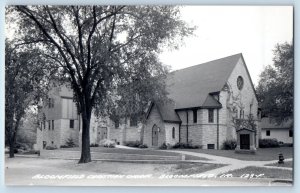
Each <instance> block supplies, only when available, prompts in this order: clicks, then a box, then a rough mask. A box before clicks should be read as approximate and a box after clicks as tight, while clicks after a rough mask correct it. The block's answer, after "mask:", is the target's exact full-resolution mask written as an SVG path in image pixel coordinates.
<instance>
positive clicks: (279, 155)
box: [278, 153, 284, 164]
mask: <svg viewBox="0 0 300 193" xmlns="http://www.w3.org/2000/svg"><path fill="white" fill-rule="evenodd" d="M283 160H284V157H283V154H282V153H280V154H278V164H284V161H283Z"/></svg>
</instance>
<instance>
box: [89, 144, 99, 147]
mask: <svg viewBox="0 0 300 193" xmlns="http://www.w3.org/2000/svg"><path fill="white" fill-rule="evenodd" d="M90 147H99V144H98V143H91V144H90Z"/></svg>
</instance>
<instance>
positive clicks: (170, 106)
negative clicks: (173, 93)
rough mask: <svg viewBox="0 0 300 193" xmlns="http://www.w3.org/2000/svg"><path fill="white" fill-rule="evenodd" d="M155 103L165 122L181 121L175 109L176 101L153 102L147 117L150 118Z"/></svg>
mask: <svg viewBox="0 0 300 193" xmlns="http://www.w3.org/2000/svg"><path fill="white" fill-rule="evenodd" d="M154 105H156V107H157V110H158V112H159V114H160V117H161V118H162V120H163V121H164V122H175V123H181V120H180V118H179V116H178V114H177V113H176V111H175V110H174V102H172V101H168V102H164V103H160V102H155V103H154V102H151V104H150V106H149V108H148V110H147V113H146V118H148V116H149V114H150V112H151V110H152V108H153V107H154Z"/></svg>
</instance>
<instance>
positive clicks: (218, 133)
mask: <svg viewBox="0 0 300 193" xmlns="http://www.w3.org/2000/svg"><path fill="white" fill-rule="evenodd" d="M218 102H220V93H219V94H218ZM219 135H220V128H219V108H218V109H217V149H219V148H220V144H219V140H220V137H219Z"/></svg>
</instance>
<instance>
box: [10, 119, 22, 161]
mask: <svg viewBox="0 0 300 193" xmlns="http://www.w3.org/2000/svg"><path fill="white" fill-rule="evenodd" d="M20 120H21V116H20V117H18V118H17V120H16V123H15V126H14V127H11V129H10V135H9V157H10V158H14V157H15V146H16V140H17V131H18V128H19V125H20Z"/></svg>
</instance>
